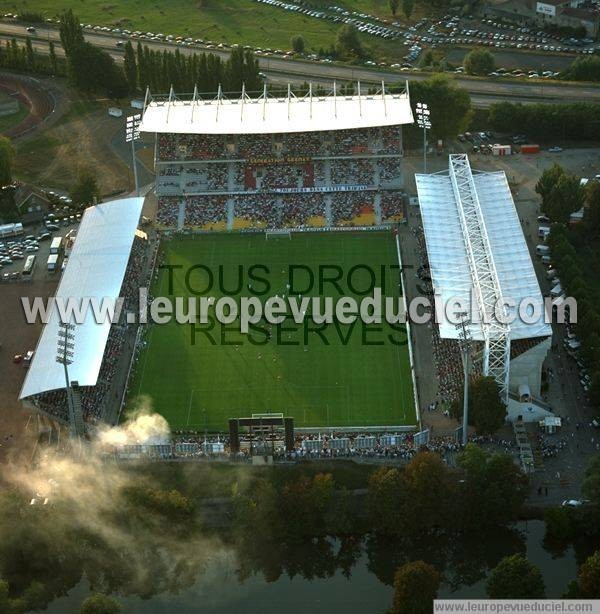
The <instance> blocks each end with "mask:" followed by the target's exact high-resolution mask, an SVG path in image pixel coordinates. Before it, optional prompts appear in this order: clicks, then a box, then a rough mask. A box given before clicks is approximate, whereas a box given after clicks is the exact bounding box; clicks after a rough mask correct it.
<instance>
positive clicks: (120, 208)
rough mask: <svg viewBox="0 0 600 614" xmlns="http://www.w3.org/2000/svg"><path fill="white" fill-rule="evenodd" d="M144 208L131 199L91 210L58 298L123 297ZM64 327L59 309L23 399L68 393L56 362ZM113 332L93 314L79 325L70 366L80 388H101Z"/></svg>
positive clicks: (41, 345)
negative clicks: (98, 385)
mask: <svg viewBox="0 0 600 614" xmlns="http://www.w3.org/2000/svg"><path fill="white" fill-rule="evenodd" d="M143 202H144V199H143V198H125V199H122V200H114V201H111V202H108V203H103V204H101V205H96V206H94V207H90V208H89V209H86V211H85V213H84V215H83V218H82V220H81V224H80V226H79V229H78V230H77V238H76V239H75V243H74V246H73V251H72V252H71V254H70V256H69V262H68V264H67V266H66V268H65V271H64V273H63V275H62V278H61V280H60V284H59V286H58V289H57V291H56V297H57V298H61V299H63V300H66V299H68V298H69V297H73V299H76V300H78V299H81V298H86V297H97V298H99V299H102V298H103V297H109V298H112V299H116V298H117V297H118V296H119V291H120V290H121V286H122V284H123V278H124V276H125V269H126V267H127V262H128V260H129V255H130V252H131V246H132V244H133V238H134V235H135V231H136V229H137V225H138V222H139V219H140V215H141V213H142V205H143ZM59 323H60V319H59V314H58V310H57V308H56V303H54V304H53V305H52V311H51V313H50V315H49V318H48V322H47V324H46V325H45V326H44V330H43V331H42V335H41V337H40V339H39V341H38V345H37V348H36V351H35V355H34V357H33V360H32V361H31V365H30V367H29V370H28V372H27V377H26V378H25V382H24V384H23V388H22V390H21V395H20V398H21V399H24V398H26V397H30V396H32V395H35V394H40V393H42V392H48V391H50V390H56V389H59V388H64V385H65V377H64V370H63V366H62V365H61V364H59V363H57V362H56V346H57V341H58V328H59ZM109 330H110V322H109V321H105V322H103V323H101V324H98V323H96V321H95V319H94V317H93V313H87V314H86V317H85V320H84V321H83V323H81V324H76V325H75V330H74V331H73V333H74V335H75V341H74V343H75V353H74V357H73V363H72V364H71V365H70V366H69V378H70V380H71V381H76V382H78V383H79V385H80V386H94V385H95V384H96V382H97V380H98V373H99V372H100V365H101V364H102V357H103V355H104V348H105V346H106V340H107V338H108V333H109Z"/></svg>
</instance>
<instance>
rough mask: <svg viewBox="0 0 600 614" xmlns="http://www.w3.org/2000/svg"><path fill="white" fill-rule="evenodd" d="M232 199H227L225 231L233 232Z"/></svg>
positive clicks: (233, 214)
mask: <svg viewBox="0 0 600 614" xmlns="http://www.w3.org/2000/svg"><path fill="white" fill-rule="evenodd" d="M234 207H235V205H234V203H233V198H228V199H227V230H233V222H234V218H235V213H234Z"/></svg>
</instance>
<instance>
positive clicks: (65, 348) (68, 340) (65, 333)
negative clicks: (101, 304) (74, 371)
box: [56, 322, 79, 438]
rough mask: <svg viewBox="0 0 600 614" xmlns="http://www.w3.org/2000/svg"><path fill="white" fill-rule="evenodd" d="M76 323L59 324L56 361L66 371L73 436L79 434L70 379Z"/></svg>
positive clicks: (70, 425)
mask: <svg viewBox="0 0 600 614" xmlns="http://www.w3.org/2000/svg"><path fill="white" fill-rule="evenodd" d="M74 331H75V325H74V324H68V323H66V322H61V323H60V324H59V325H58V340H57V344H56V362H58V363H59V364H61V365H62V366H63V368H64V372H65V392H66V394H67V405H68V407H69V429H70V432H71V436H72V437H74V438H76V437H77V436H78V434H79V433H78V430H79V429H78V428H77V421H76V419H75V411H76V409H75V399H74V398H73V390H72V389H71V382H70V380H69V365H70V364H72V363H73V356H74V355H75V334H74Z"/></svg>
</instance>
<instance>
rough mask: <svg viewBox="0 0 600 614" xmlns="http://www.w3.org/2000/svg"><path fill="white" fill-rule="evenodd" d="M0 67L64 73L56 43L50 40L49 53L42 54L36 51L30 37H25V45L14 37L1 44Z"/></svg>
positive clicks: (43, 72) (20, 70) (49, 73)
mask: <svg viewBox="0 0 600 614" xmlns="http://www.w3.org/2000/svg"><path fill="white" fill-rule="evenodd" d="M0 67H2V68H8V69H10V70H17V71H19V72H26V73H36V74H42V75H59V74H63V73H64V65H63V64H62V63H59V61H58V59H57V57H56V51H55V49H54V43H53V42H52V41H50V47H49V53H48V55H42V54H39V53H36V52H35V51H34V49H33V45H32V43H31V39H30V38H29V37H27V38H26V39H25V44H24V45H19V44H18V43H17V41H16V39H14V38H13V39H12V40H10V41H6V43H5V44H4V46H0Z"/></svg>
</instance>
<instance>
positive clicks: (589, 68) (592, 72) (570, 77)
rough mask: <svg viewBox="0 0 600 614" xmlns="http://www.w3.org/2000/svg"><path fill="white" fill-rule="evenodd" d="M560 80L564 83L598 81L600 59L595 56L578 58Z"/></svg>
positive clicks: (599, 76)
mask: <svg viewBox="0 0 600 614" xmlns="http://www.w3.org/2000/svg"><path fill="white" fill-rule="evenodd" d="M560 78H561V79H565V80H566V81H600V58H599V57H597V56H595V55H592V56H585V57H582V56H580V57H578V58H577V59H575V60H574V62H573V63H572V64H571V66H569V68H567V70H565V71H564V72H563V73H562V74H561V75H560Z"/></svg>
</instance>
